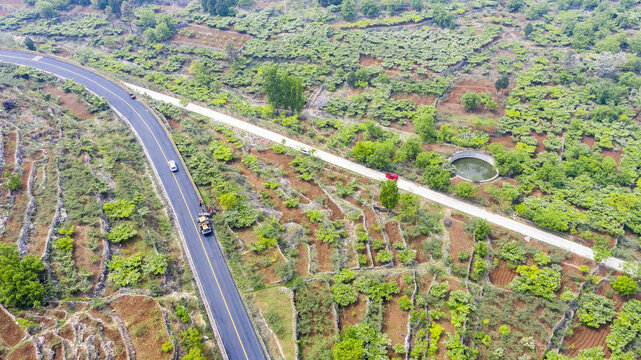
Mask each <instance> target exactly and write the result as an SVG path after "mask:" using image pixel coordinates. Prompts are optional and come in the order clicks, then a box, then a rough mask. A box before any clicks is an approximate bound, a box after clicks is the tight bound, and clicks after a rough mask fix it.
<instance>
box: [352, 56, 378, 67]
mask: <svg viewBox="0 0 641 360" xmlns="http://www.w3.org/2000/svg"><path fill="white" fill-rule="evenodd" d="M358 62H359V63H360V64H361V65H362V66H371V65H379V66H380V65H382V64H383V61H382V60H379V59H376V58H374V57H373V56H370V55H361V56H360V58H359V61H358Z"/></svg>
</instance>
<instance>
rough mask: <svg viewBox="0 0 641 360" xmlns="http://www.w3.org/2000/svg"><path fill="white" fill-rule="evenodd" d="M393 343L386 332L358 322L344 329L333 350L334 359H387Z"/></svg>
mask: <svg viewBox="0 0 641 360" xmlns="http://www.w3.org/2000/svg"><path fill="white" fill-rule="evenodd" d="M391 344H392V342H391V340H390V339H389V338H388V337H387V335H386V334H383V333H381V332H380V331H376V329H374V328H372V327H371V326H370V325H368V324H356V325H354V326H350V327H348V328H345V329H343V331H342V333H341V336H340V340H339V341H338V343H336V345H335V346H334V349H333V350H332V357H333V359H334V360H377V359H387V358H388V356H387V351H388V348H389V346H390V345H391Z"/></svg>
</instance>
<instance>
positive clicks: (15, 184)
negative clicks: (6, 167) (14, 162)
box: [4, 171, 24, 191]
mask: <svg viewBox="0 0 641 360" xmlns="http://www.w3.org/2000/svg"><path fill="white" fill-rule="evenodd" d="M5 176H6V177H7V182H6V183H5V184H4V187H5V188H6V189H7V190H9V191H16V190H18V189H20V188H21V187H22V186H23V185H24V184H23V183H22V179H20V175H19V174H13V175H11V173H9V172H8V171H7V173H6V175H5Z"/></svg>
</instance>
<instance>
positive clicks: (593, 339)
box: [564, 324, 611, 359]
mask: <svg viewBox="0 0 641 360" xmlns="http://www.w3.org/2000/svg"><path fill="white" fill-rule="evenodd" d="M609 333H610V325H609V324H606V325H601V327H600V328H598V329H594V328H590V327H587V326H585V325H579V326H578V327H577V328H575V329H574V333H573V334H572V335H571V336H570V337H568V338H567V339H565V341H564V345H565V346H564V347H565V349H566V351H565V352H564V353H565V355H568V356H571V357H574V356H576V355H577V354H578V353H579V350H582V349H588V348H592V347H595V346H600V347H602V348H603V351H604V352H605V356H606V358H608V359H609V358H610V355H611V351H610V349H609V348H608V347H607V345H606V343H605V339H606V337H607V336H608V334H609ZM570 345H574V349H571V348H570Z"/></svg>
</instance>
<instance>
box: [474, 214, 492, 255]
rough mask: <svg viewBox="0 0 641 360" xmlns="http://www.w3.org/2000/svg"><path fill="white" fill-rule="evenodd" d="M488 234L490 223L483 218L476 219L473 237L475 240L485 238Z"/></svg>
mask: <svg viewBox="0 0 641 360" xmlns="http://www.w3.org/2000/svg"><path fill="white" fill-rule="evenodd" d="M489 234H490V224H488V223H487V221H485V219H478V220H477V221H476V224H475V225H474V238H475V239H476V240H485V239H487V236H488V235H489ZM481 256H483V255H481Z"/></svg>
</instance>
